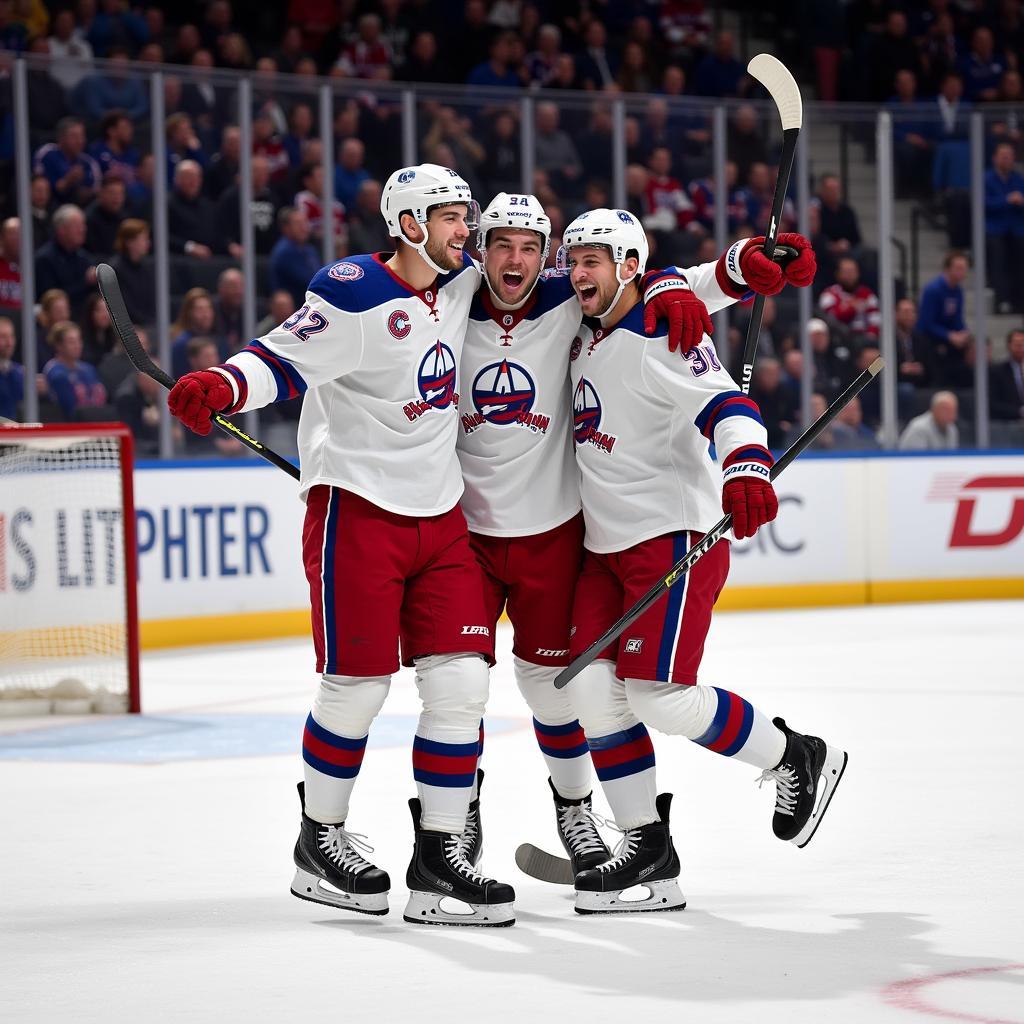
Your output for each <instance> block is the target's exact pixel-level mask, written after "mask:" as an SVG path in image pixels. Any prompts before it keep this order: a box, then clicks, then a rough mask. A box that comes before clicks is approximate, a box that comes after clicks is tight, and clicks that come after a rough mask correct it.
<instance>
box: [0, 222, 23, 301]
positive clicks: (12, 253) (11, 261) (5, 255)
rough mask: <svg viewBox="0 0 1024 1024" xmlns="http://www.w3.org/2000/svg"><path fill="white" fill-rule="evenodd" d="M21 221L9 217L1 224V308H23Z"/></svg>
mask: <svg viewBox="0 0 1024 1024" xmlns="http://www.w3.org/2000/svg"><path fill="white" fill-rule="evenodd" d="M20 261H21V221H19V220H18V218H17V217H8V218H7V219H6V220H5V221H4V222H3V224H2V225H0V310H7V311H14V310H18V309H21V268H20V267H19V265H18V264H19V262H20Z"/></svg>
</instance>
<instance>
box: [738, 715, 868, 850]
mask: <svg viewBox="0 0 1024 1024" xmlns="http://www.w3.org/2000/svg"><path fill="white" fill-rule="evenodd" d="M772 721H773V722H774V724H775V725H776V726H777V727H778V728H779V729H781V730H782V731H783V732H784V733H785V734H786V752H785V753H784V754H783V755H782V760H781V761H780V762H779V763H778V764H777V765H776V766H775V767H774V768H766V769H765V770H764V771H763V772H762V773H761V776H760V778H759V779H758V782H759V783H763V782H769V781H773V782H774V783H775V787H776V788H775V815H774V817H773V818H772V830H773V831H774V832H775V834H776V835H777V836H778V837H779V839H784V840H786V841H787V842H790V843H796V845H797V846H800V847H804V846H806V845H807V844H808V843H809V842H810V841H811V838H812V837H813V835H814V833H815V832H816V831H817V829H818V826H819V825H820V824H821V819H822V818H824V817H825V811H826V810H827V809H828V805H829V802H830V801H831V800H832V796H833V794H834V793H835V791H836V786H838V785H839V781H840V779H842V777H843V772H844V771H846V762H847V760H848V758H847V756H846V752H845V751H843V750H840V749H839V748H838V747H830V746H829V745H828V744H827V743H826V742H825V741H824V740H822V739H819V738H818V737H817V736H802V735H801V734H800V733H798V732H793V730H792V729H790V728H789V726H787V725H786V723H785V722H784V721H783V720H782V719H781V718H774V719H772Z"/></svg>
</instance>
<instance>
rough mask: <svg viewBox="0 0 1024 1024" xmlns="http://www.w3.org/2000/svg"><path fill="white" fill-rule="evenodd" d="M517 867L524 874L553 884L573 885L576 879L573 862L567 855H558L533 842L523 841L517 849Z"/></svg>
mask: <svg viewBox="0 0 1024 1024" xmlns="http://www.w3.org/2000/svg"><path fill="white" fill-rule="evenodd" d="M516 867H517V868H519V870H520V871H522V873H523V874H524V875H529V876H530V877H531V878H537V879H539V880H540V881H541V882H551V883H552V884H553V885H572V884H573V882H575V881H576V876H575V875H574V874H573V871H572V863H571V862H570V861H569V859H568V858H567V857H556V856H555V855H554V854H551V853H546V852H545V851H544V850H540V849H538V848H537V847H536V846H534V845H533V844H532V843H523V844H522V846H520V847H519V848H518V849H517V850H516Z"/></svg>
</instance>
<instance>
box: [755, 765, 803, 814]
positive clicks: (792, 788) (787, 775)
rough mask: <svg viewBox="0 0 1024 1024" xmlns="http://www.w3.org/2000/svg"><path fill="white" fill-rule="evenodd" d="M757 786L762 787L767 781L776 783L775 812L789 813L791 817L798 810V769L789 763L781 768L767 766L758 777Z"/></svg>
mask: <svg viewBox="0 0 1024 1024" xmlns="http://www.w3.org/2000/svg"><path fill="white" fill-rule="evenodd" d="M756 781H757V788H758V789H760V788H761V787H762V786H763V785H764V784H765V783H766V782H774V783H775V813H776V814H788V815H789V816H790V817H792V816H793V814H794V813H795V812H796V796H797V790H798V789H799V788H800V787H799V786H798V785H797V780H796V769H795V768H791V767H790V766H789V765H782V766H781V767H780V768H765V770H764V771H763V772H761V774H760V775H759V776H758V777H757V780H756Z"/></svg>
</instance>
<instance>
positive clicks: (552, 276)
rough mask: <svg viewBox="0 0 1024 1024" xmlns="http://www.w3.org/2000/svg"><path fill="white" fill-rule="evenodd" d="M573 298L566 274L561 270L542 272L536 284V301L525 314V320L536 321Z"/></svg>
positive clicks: (573, 290)
mask: <svg viewBox="0 0 1024 1024" xmlns="http://www.w3.org/2000/svg"><path fill="white" fill-rule="evenodd" d="M574 298H576V291H575V289H574V288H573V286H572V283H571V281H570V280H569V275H568V274H567V273H565V272H564V271H561V270H545V271H542V272H541V275H540V280H539V281H538V282H537V301H536V303H535V304H534V307H533V309H531V310H530V312H529V313H527V314H526V319H527V320H536V319H537V318H538V317H542V316H543V315H544V314H545V313H549V312H551V310H553V309H557V308H558V307H559V306H561V305H562V303H564V302H569V301H570V300H571V299H574Z"/></svg>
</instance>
